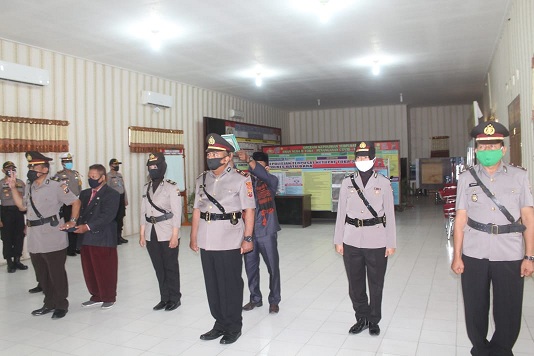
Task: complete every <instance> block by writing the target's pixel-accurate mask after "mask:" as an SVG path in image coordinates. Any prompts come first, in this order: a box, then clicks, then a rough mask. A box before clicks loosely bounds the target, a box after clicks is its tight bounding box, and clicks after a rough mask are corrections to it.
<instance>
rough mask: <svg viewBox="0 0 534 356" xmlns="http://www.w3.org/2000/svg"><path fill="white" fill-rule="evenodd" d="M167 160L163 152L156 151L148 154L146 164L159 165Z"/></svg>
mask: <svg viewBox="0 0 534 356" xmlns="http://www.w3.org/2000/svg"><path fill="white" fill-rule="evenodd" d="M163 162H165V155H163V152H156V153H151V154H149V155H148V160H147V161H146V165H147V167H148V166H152V165H156V166H157V165H159V164H161V163H163Z"/></svg>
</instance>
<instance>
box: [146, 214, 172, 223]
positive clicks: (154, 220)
mask: <svg viewBox="0 0 534 356" xmlns="http://www.w3.org/2000/svg"><path fill="white" fill-rule="evenodd" d="M173 216H174V214H173V213H167V214H163V215H160V216H150V217H148V216H146V215H145V219H146V221H147V222H149V223H152V224H155V223H159V222H161V221H165V220H169V219H172V217H173Z"/></svg>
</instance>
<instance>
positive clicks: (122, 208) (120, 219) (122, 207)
mask: <svg viewBox="0 0 534 356" xmlns="http://www.w3.org/2000/svg"><path fill="white" fill-rule="evenodd" d="M125 216H126V203H125V194H121V195H120V198H119V210H117V215H116V216H115V221H116V222H117V241H120V239H122V227H123V226H124V217H125Z"/></svg>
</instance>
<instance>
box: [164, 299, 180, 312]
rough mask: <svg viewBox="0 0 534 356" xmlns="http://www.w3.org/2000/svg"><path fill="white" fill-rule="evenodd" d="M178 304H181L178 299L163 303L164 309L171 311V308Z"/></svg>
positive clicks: (176, 306)
mask: <svg viewBox="0 0 534 356" xmlns="http://www.w3.org/2000/svg"><path fill="white" fill-rule="evenodd" d="M180 305H182V303H181V302H180V301H177V302H172V301H168V302H167V305H165V310H166V311H171V310H174V309H176V308H178V307H179V306H180Z"/></svg>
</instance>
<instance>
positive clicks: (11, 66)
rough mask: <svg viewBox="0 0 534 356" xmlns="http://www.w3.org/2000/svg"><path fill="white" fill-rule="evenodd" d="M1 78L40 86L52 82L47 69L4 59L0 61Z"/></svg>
mask: <svg viewBox="0 0 534 356" xmlns="http://www.w3.org/2000/svg"><path fill="white" fill-rule="evenodd" d="M0 79H4V80H9V81H12V82H19V83H26V84H34V85H40V86H43V85H48V84H50V76H49V74H48V71H47V70H46V69H41V68H36V67H29V66H25V65H22V64H17V63H10V62H4V61H0Z"/></svg>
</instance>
